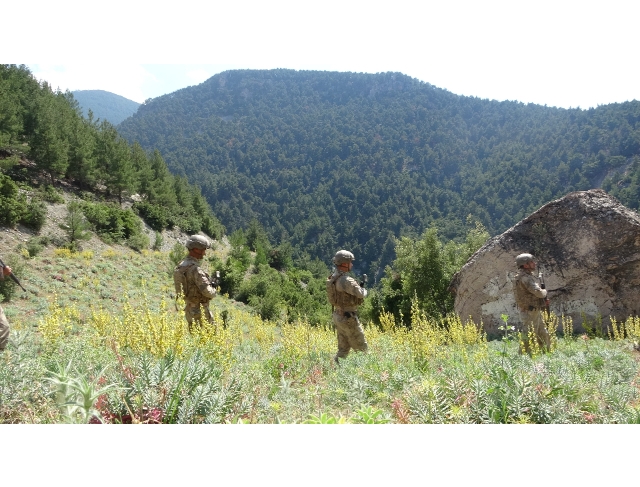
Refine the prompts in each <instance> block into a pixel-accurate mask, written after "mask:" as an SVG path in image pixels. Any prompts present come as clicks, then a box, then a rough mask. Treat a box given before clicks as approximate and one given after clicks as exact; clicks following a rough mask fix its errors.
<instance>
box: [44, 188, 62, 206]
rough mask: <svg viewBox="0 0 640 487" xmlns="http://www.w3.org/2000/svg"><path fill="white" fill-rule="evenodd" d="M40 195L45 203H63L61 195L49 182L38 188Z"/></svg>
mask: <svg viewBox="0 0 640 487" xmlns="http://www.w3.org/2000/svg"><path fill="white" fill-rule="evenodd" d="M39 193H40V197H41V198H42V199H43V200H44V201H46V202H47V203H64V198H63V197H62V195H61V194H60V193H59V192H58V190H56V188H54V187H53V186H51V185H50V184H46V185H45V186H44V187H42V188H40V191H39Z"/></svg>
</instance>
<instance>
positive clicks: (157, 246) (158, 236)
mask: <svg viewBox="0 0 640 487" xmlns="http://www.w3.org/2000/svg"><path fill="white" fill-rule="evenodd" d="M161 248H162V233H161V232H156V238H155V241H154V242H153V250H160V249H161Z"/></svg>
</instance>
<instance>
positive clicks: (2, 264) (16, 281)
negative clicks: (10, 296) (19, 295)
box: [0, 259, 27, 293]
mask: <svg viewBox="0 0 640 487" xmlns="http://www.w3.org/2000/svg"><path fill="white" fill-rule="evenodd" d="M0 266H2V269H4V268H5V267H7V266H6V265H4V262H2V259H0ZM9 277H10V278H11V279H13V282H15V283H16V284H17V285H18V286H20V287H21V288H22V290H23V291H24V292H25V293H26V292H27V290H26V289H25V288H24V287H22V284H20V281H18V278H17V277H16V276H14V275H13V272H10V273H9Z"/></svg>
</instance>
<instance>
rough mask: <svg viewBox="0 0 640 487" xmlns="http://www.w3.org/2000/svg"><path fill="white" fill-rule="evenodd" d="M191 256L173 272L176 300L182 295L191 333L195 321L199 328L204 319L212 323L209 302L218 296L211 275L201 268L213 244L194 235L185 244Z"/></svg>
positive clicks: (204, 238)
mask: <svg viewBox="0 0 640 487" xmlns="http://www.w3.org/2000/svg"><path fill="white" fill-rule="evenodd" d="M185 245H186V247H187V249H188V250H189V255H187V257H185V258H184V260H183V261H182V262H180V263H179V264H178V265H177V266H176V268H175V269H174V271H173V282H174V284H175V288H176V299H177V298H178V296H180V295H182V296H183V298H184V301H185V308H184V314H185V316H186V318H187V323H188V325H189V331H192V324H193V322H194V321H195V322H196V324H197V325H198V326H201V325H202V320H203V313H204V319H206V320H207V321H208V322H209V323H212V322H213V320H212V318H211V311H210V310H209V301H211V299H212V298H213V297H214V296H215V295H216V290H215V287H214V284H213V283H212V282H211V279H210V278H209V275H208V274H207V273H206V272H205V271H204V270H202V269H201V268H200V262H201V261H202V258H203V257H204V254H205V252H206V251H207V249H209V248H211V243H210V242H209V240H208V239H207V238H206V237H203V236H201V235H192V236H190V237H189V239H188V240H187V243H186V244H185Z"/></svg>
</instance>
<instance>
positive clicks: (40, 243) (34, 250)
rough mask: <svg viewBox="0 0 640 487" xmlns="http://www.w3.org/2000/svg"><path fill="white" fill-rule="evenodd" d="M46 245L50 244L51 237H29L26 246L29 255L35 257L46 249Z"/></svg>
mask: <svg viewBox="0 0 640 487" xmlns="http://www.w3.org/2000/svg"><path fill="white" fill-rule="evenodd" d="M46 245H49V237H34V238H30V239H29V241H28V242H27V244H26V246H25V247H26V249H27V252H29V257H35V256H37V255H38V254H39V253H40V252H42V251H43V250H44V248H45V246H46Z"/></svg>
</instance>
